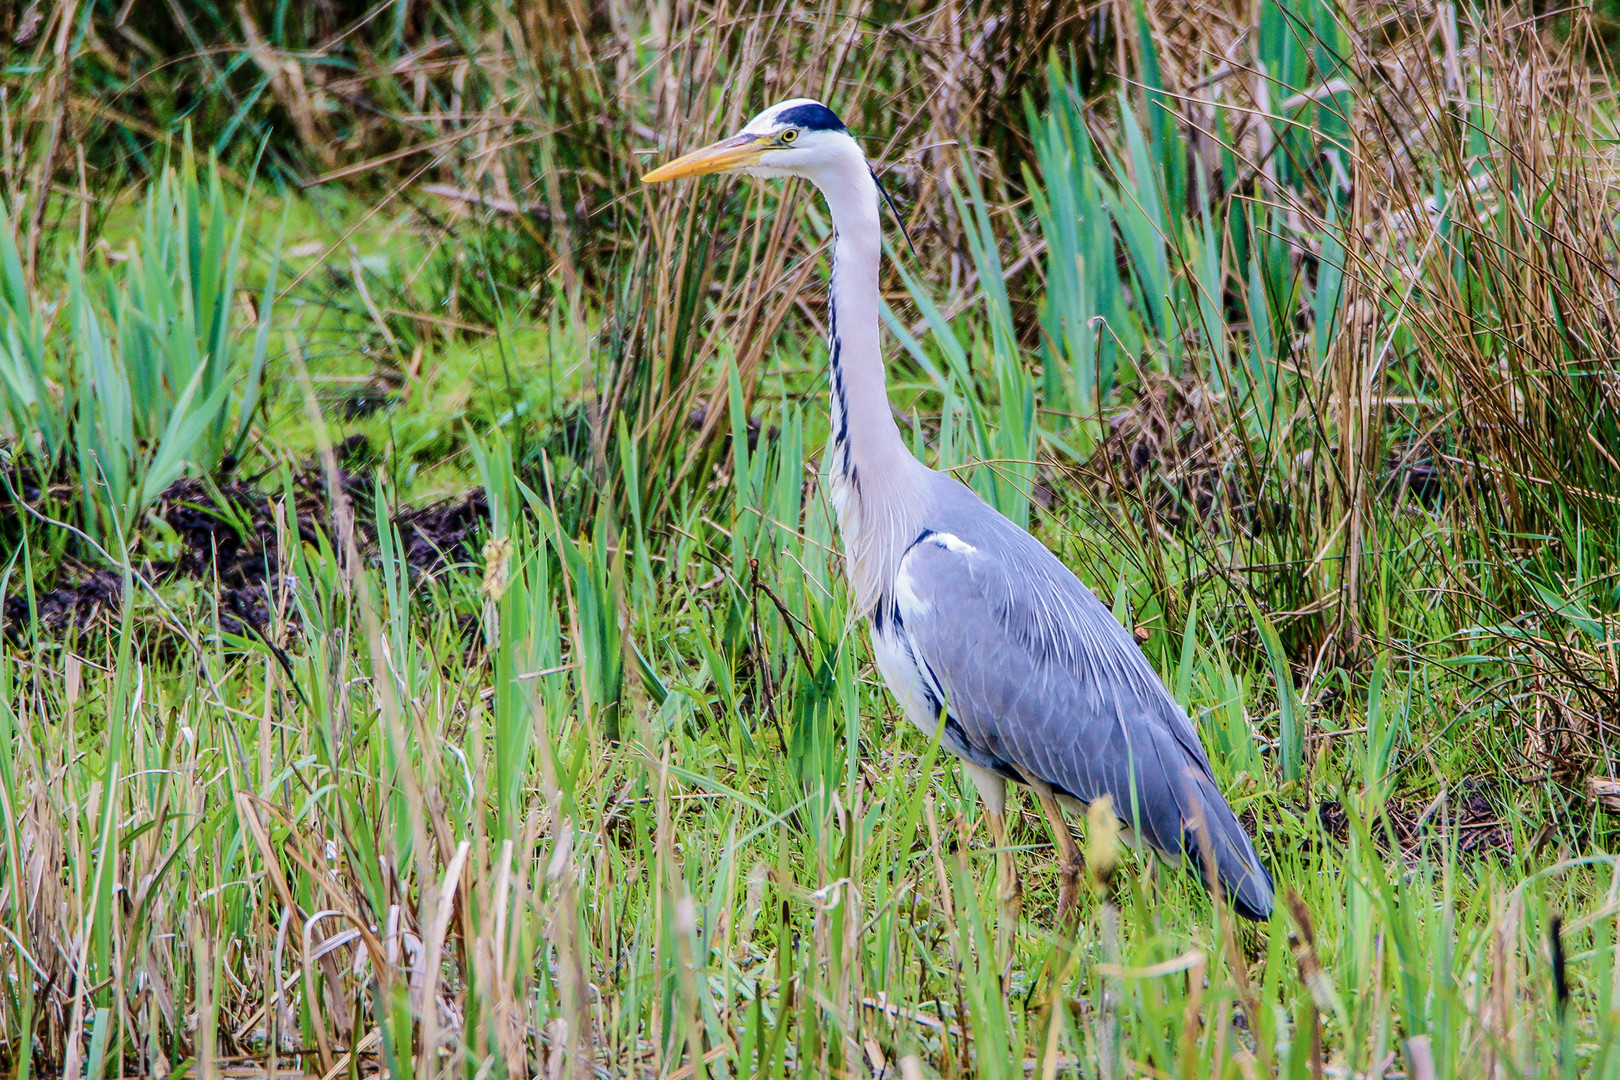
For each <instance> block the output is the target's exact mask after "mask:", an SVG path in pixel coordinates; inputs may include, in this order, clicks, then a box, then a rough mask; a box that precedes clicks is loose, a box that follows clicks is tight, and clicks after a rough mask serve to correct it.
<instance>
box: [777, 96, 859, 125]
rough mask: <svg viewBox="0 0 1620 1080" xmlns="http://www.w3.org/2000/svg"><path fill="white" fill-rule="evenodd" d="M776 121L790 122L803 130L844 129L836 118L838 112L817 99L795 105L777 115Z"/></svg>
mask: <svg viewBox="0 0 1620 1080" xmlns="http://www.w3.org/2000/svg"><path fill="white" fill-rule="evenodd" d="M776 122H777V123H778V124H791V125H793V126H794V127H796V128H802V129H804V130H805V131H843V130H844V122H843V121H842V120H840V119H838V114H837V113H835V112H833V111H832V110H831V109H829V108H827V106H825V105H823V104H821V103H820V102H819V101H812V102H810V103H809V104H808V105H795V106H793V108H791V109H789V110H787V111H786V112H784V113H781V114H780V115H778V116H777V118H776Z"/></svg>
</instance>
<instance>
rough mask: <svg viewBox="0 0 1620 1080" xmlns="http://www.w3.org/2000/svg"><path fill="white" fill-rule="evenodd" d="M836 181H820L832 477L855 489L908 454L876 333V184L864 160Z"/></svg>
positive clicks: (879, 239)
mask: <svg viewBox="0 0 1620 1080" xmlns="http://www.w3.org/2000/svg"><path fill="white" fill-rule="evenodd" d="M840 179H841V180H843V182H841V183H830V184H824V185H820V186H821V187H822V191H823V193H824V194H825V195H826V197H827V203H828V208H829V209H830V210H831V211H832V219H833V228H834V230H835V237H834V242H833V267H832V282H831V286H830V288H829V292H828V304H827V321H828V343H827V345H828V351H829V358H828V359H829V363H830V365H831V373H830V374H831V379H830V382H831V398H832V400H831V409H832V433H831V440H830V443H829V450H830V451H831V452H832V455H833V456H832V462H831V469H832V472H833V476H834V480H835V482H842V483H847V484H848V485H850V487H852V488H853V489H854V491H855V493H856V494H858V493H859V491H860V489H861V487H862V485H863V484H864V483H865V482H866V481H867V480H869V479H875V478H876V475H877V474H878V473H879V472H881V471H892V470H893V469H894V468H895V467H897V466H898V465H902V464H903V463H904V462H903V461H901V460H900V459H906V460H909V458H910V455H909V453H908V452H907V451H906V449H905V444H904V443H903V442H902V441H901V438H900V429H899V428H898V427H897V426H896V425H895V422H894V415H893V413H892V412H891V411H890V409H889V397H888V389H887V386H886V383H885V379H884V373H883V353H882V349H881V343H880V338H879V336H878V303H879V297H878V267H879V263H880V260H881V257H882V247H881V244H882V233H881V227H880V223H879V221H878V202H877V199H878V192H877V184H876V182H875V181H873V179H872V176H871V173H870V172H869V171H868V170H867V169H866V168H865V163H864V162H862V168H861V169H860V173H859V175H858V176H853V177H849V178H840Z"/></svg>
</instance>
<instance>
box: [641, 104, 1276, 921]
mask: <svg viewBox="0 0 1620 1080" xmlns="http://www.w3.org/2000/svg"><path fill="white" fill-rule="evenodd" d="M706 173H744V174H747V175H749V176H763V177H794V176H797V177H802V178H804V179H806V180H808V181H810V182H811V183H812V184H814V185H815V186H816V188H817V189H819V190H820V192H821V194H822V196H823V197H824V198H825V199H826V201H827V207H828V210H829V211H830V212H831V215H832V221H833V229H834V242H833V269H832V281H831V285H830V290H829V301H828V319H827V322H828V326H829V328H830V330H829V338H828V347H829V352H830V356H829V365H830V369H831V380H830V381H831V399H832V400H831V412H832V427H831V434H830V436H829V439H828V453H829V454H830V455H831V460H830V462H829V463H828V464H827V473H828V476H829V478H830V479H829V483H830V494H831V498H832V504H833V506H834V508H835V510H836V513H837V517H838V524H839V531H840V533H841V535H842V539H843V544H844V551H845V564H846V569H847V572H848V575H849V579H850V583H851V586H852V588H853V590H854V593H855V598H856V601H857V604H858V607H859V609H860V610H861V612H862V613H864V615H865V616H866V618H867V619H868V621H869V622H870V625H871V633H872V649H873V653H874V656H875V658H876V661H877V666H878V668H879V670H880V671H881V672H882V673H883V678H884V681H885V682H887V683H888V686H889V688H890V690H891V691H893V693H894V696H895V698H896V699H897V700H898V701H899V703H900V705H901V707H902V710H903V711H904V713H905V714H906V715H907V716H908V717H909V718H910V719H911V721H912V722H914V723H915V724H916V725H917V726H918V727H920V728H921V729H922V730H923V731H924V732H925V733H928V734H929V735H933V734H934V732H935V729H936V727H937V726H938V725H939V724H940V723H941V722H943V723H944V725H945V730H944V731H943V732H942V733H940V740H941V742H942V744H943V745H944V746H945V747H946V748H947V749H949V750H950V751H951V753H953V754H954V755H955V756H956V757H958V758H959V759H961V762H962V768H963V770H964V771H965V772H966V773H967V775H968V776H969V777H970V778H971V779H972V781H973V784H974V786H975V787H976V788H977V789H978V791H979V795H980V797H981V798H982V799H983V802H984V807H985V811H986V814H987V816H988V817H989V819H990V825H991V829H992V831H993V833H994V834H995V841H996V845H997V849H998V852H999V853H1000V855H1001V871H1000V876H1001V901H1002V908H1003V912H1004V914H1005V912H1006V911H1007V909H1008V908H1011V909H1012V910H1013V911H1014V913H1015V914H1014V915H1013V918H1014V919H1016V911H1017V907H1018V903H1019V901H1018V897H1019V887H1018V879H1017V874H1016V871H1015V870H1014V869H1013V868H1012V863H1011V859H1010V857H1009V856H1008V854H1007V852H1008V850H1009V849H1008V845H1007V826H1006V803H1007V781H1009V780H1012V781H1014V782H1016V783H1020V784H1024V785H1027V786H1028V787H1030V788H1031V789H1033V791H1034V792H1035V794H1036V796H1037V798H1038V799H1039V801H1040V803H1041V806H1042V809H1043V811H1044V812H1045V814H1046V817H1047V820H1048V822H1049V824H1050V825H1051V827H1052V830H1053V835H1054V839H1055V841H1056V843H1057V847H1058V851H1059V858H1060V860H1061V862H1060V895H1059V909H1060V912H1062V911H1065V910H1067V909H1071V908H1072V906H1073V904H1074V902H1075V897H1076V893H1077V891H1078V882H1079V872H1080V854H1079V849H1078V847H1077V846H1076V844H1075V842H1074V838H1073V836H1072V835H1071V834H1070V832H1069V828H1068V825H1067V823H1066V821H1065V819H1064V817H1063V808H1064V807H1069V808H1071V809H1073V808H1075V807H1084V806H1087V805H1089V804H1091V803H1093V802H1096V801H1099V800H1101V799H1102V798H1104V797H1107V798H1108V799H1110V800H1111V803H1112V806H1113V808H1114V812H1115V814H1116V815H1117V816H1118V818H1119V821H1120V825H1121V827H1122V828H1123V829H1126V830H1129V831H1131V832H1132V833H1134V834H1135V836H1136V837H1137V838H1139V839H1141V840H1145V841H1146V842H1147V844H1148V845H1149V846H1150V847H1151V848H1152V849H1153V850H1154V851H1155V852H1157V853H1158V854H1159V855H1160V856H1161V857H1163V858H1165V859H1166V860H1167V861H1171V862H1176V863H1183V862H1184V863H1187V864H1189V865H1190V866H1191V867H1192V868H1193V869H1195V870H1197V871H1201V872H1202V874H1203V879H1204V881H1205V883H1206V885H1208V886H1209V887H1210V888H1211V890H1212V891H1215V890H1217V889H1218V890H1219V891H1220V892H1221V893H1223V894H1224V895H1225V897H1226V898H1227V899H1228V900H1229V902H1230V903H1231V905H1232V907H1233V909H1235V910H1236V911H1237V912H1238V913H1239V914H1241V915H1243V916H1245V917H1247V918H1250V919H1257V920H1258V919H1265V918H1268V917H1269V916H1270V914H1271V910H1272V906H1273V890H1272V881H1271V876H1270V875H1269V874H1268V873H1267V871H1266V869H1265V867H1264V866H1262V865H1261V863H1260V859H1259V857H1258V856H1257V855H1256V854H1255V850H1254V845H1253V843H1252V842H1251V841H1250V839H1249V836H1248V834H1247V833H1246V832H1245V831H1244V829H1243V826H1242V825H1240V824H1239V823H1238V820H1237V817H1236V815H1235V814H1234V813H1233V812H1232V808H1231V806H1230V805H1228V803H1227V801H1226V799H1225V798H1223V797H1222V795H1221V792H1220V790H1219V788H1217V786H1216V784H1215V778H1214V775H1213V773H1212V772H1211V770H1210V764H1209V758H1208V756H1207V755H1206V754H1205V752H1204V748H1203V746H1202V744H1201V743H1200V742H1199V739H1198V732H1197V731H1196V729H1195V728H1194V727H1193V724H1192V722H1191V721H1190V720H1189V719H1188V716H1187V713H1186V712H1185V710H1183V709H1182V708H1181V706H1180V705H1178V704H1177V703H1176V700H1175V699H1174V698H1173V697H1172V696H1171V695H1170V693H1169V691H1167V690H1166V689H1165V686H1164V683H1163V682H1162V681H1161V680H1160V679H1159V677H1158V675H1157V673H1156V672H1155V671H1154V670H1153V667H1152V665H1150V664H1149V663H1148V660H1147V658H1146V657H1145V656H1144V655H1143V654H1142V651H1141V649H1140V648H1139V647H1138V646H1137V644H1136V641H1135V640H1134V638H1133V637H1132V635H1131V634H1130V633H1129V632H1128V631H1126V630H1125V628H1124V627H1122V626H1121V625H1120V624H1119V622H1118V620H1116V619H1115V618H1114V616H1113V614H1112V613H1111V612H1110V611H1109V609H1108V608H1107V607H1105V606H1104V605H1103V604H1102V603H1101V601H1099V600H1098V599H1097V597H1096V596H1095V595H1093V594H1092V592H1091V590H1090V589H1088V588H1086V586H1085V585H1084V584H1082V583H1081V581H1080V579H1079V578H1077V577H1076V576H1075V575H1074V574H1073V573H1072V572H1070V570H1069V569H1068V567H1066V566H1064V565H1063V563H1062V562H1060V561H1059V560H1058V558H1057V557H1056V556H1055V555H1053V554H1052V553H1051V552H1050V551H1049V550H1047V548H1046V547H1045V546H1043V545H1042V544H1041V542H1040V541H1038V540H1036V539H1035V538H1034V537H1033V536H1031V535H1030V534H1029V533H1028V532H1026V531H1025V530H1024V529H1022V528H1020V527H1019V526H1017V525H1015V524H1014V523H1013V522H1011V521H1009V520H1008V519H1007V518H1006V517H1004V516H1002V515H1001V514H999V513H997V512H996V511H995V510H994V509H993V508H991V507H990V506H989V505H988V504H987V503H985V502H984V500H982V499H980V498H979V496H978V495H976V494H975V493H974V492H973V491H972V490H971V489H970V488H968V487H967V486H966V485H964V484H962V483H960V482H959V481H957V480H955V479H954V478H952V477H950V476H948V475H945V474H943V473H940V472H937V471H935V470H933V469H931V468H929V467H928V466H927V465H925V464H924V463H923V462H921V461H919V460H917V458H916V457H914V456H913V455H912V454H911V452H910V451H909V450H908V449H907V447H906V445H905V443H904V442H903V441H902V439H901V436H900V430H899V427H898V426H897V425H896V423H895V421H894V417H893V415H892V413H891V411H890V407H889V399H888V396H887V390H886V388H885V380H884V368H883V355H882V351H881V347H880V342H879V336H878V266H879V260H880V256H881V243H882V240H881V229H880V225H879V220H878V212H879V203H878V199H879V195H880V188H879V186H878V183H877V179H876V177H875V175H874V174H873V172H872V169H871V166H870V165H869V164H868V163H867V160H866V155H865V153H863V152H862V150H861V147H860V145H859V144H858V143H857V142H856V141H855V140H854V139H853V138H852V137H851V136H850V134H849V132H848V131H847V130H846V129H845V127H844V125H843V123H842V122H840V120H839V119H838V117H837V116H836V115H834V113H833V112H832V110H830V109H828V108H827V107H826V106H825V105H823V104H821V103H820V102H818V101H813V100H810V99H808V98H795V99H793V100H791V101H784V102H782V103H780V104H778V105H773V106H771V107H770V108H768V109H766V110H765V111H764V112H762V113H760V114H759V115H758V116H756V117H754V118H753V119H752V120H750V121H749V122H748V124H747V125H746V126H744V127H743V129H742V130H741V131H740V132H739V133H737V134H736V135H734V136H732V137H730V138H728V139H724V140H722V141H720V142H717V143H714V144H712V145H710V146H706V147H704V148H703V149H701V150H697V151H695V152H693V153H690V154H687V155H685V156H684V157H681V158H678V159H676V160H675V161H672V162H670V163H669V164H667V165H664V166H662V167H661V168H657V169H654V170H653V171H652V172H649V173H648V174H647V175H645V176H643V177H642V180H643V181H644V182H646V183H658V182H661V181H667V180H675V179H679V178H682V177H689V176H699V175H703V174H706Z"/></svg>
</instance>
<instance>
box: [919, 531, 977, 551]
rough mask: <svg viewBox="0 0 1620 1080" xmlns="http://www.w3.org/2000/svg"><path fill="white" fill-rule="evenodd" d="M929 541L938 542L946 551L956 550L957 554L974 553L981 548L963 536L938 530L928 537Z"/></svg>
mask: <svg viewBox="0 0 1620 1080" xmlns="http://www.w3.org/2000/svg"><path fill="white" fill-rule="evenodd" d="M928 542H929V543H931V544H938V545H939V546H940V547H942V548H944V549H945V550H946V551H950V552H954V553H956V554H957V555H972V554H974V553H976V552H977V551H978V550H979V549H978V548H976V547H974V546H973V545H972V544H970V543H968V542H967V541H966V540H963V539H962V538H961V537H959V536H952V535H951V534H950V533H942V532H937V533H935V534H934V535H933V536H930V537H929V538H928Z"/></svg>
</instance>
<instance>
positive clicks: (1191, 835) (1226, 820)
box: [1182, 775, 1276, 922]
mask: <svg viewBox="0 0 1620 1080" xmlns="http://www.w3.org/2000/svg"><path fill="white" fill-rule="evenodd" d="M1188 794H1190V795H1192V796H1193V798H1192V800H1190V801H1192V802H1193V804H1194V805H1193V807H1192V810H1193V814H1192V820H1190V821H1188V822H1187V824H1186V825H1185V826H1184V827H1183V832H1182V843H1183V850H1184V851H1185V852H1186V856H1187V859H1188V860H1189V861H1190V862H1191V863H1192V864H1193V869H1194V870H1195V871H1196V872H1197V873H1198V875H1199V877H1201V878H1203V880H1204V883H1205V885H1207V886H1209V887H1210V891H1211V892H1213V891H1214V883H1212V882H1211V881H1210V880H1209V878H1210V871H1211V870H1213V871H1214V876H1215V878H1216V880H1217V881H1218V882H1219V883H1220V889H1221V893H1222V895H1224V896H1225V897H1226V901H1227V903H1229V904H1231V905H1232V910H1233V911H1236V912H1237V913H1238V914H1239V915H1242V916H1243V917H1244V918H1245V919H1253V920H1255V921H1257V922H1258V921H1264V920H1266V919H1269V918H1271V909H1272V907H1273V905H1274V904H1275V902H1276V896H1275V890H1274V888H1273V885H1272V882H1271V875H1270V874H1269V873H1267V871H1266V868H1265V867H1264V866H1262V865H1260V856H1259V855H1258V854H1256V852H1255V850H1254V843H1253V842H1252V841H1251V840H1250V839H1249V834H1248V832H1247V831H1245V830H1244V828H1243V826H1242V825H1241V824H1240V823H1239V822H1238V819H1237V815H1236V814H1234V813H1233V812H1232V808H1231V806H1229V805H1227V802H1226V800H1225V799H1224V798H1223V797H1222V796H1221V793H1220V791H1219V789H1217V788H1216V787H1215V782H1214V780H1213V779H1211V778H1210V777H1209V776H1207V775H1204V776H1200V777H1198V778H1197V779H1196V780H1195V781H1194V783H1193V784H1192V791H1191V792H1189V793H1188ZM1200 818H1201V819H1202V820H1200Z"/></svg>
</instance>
